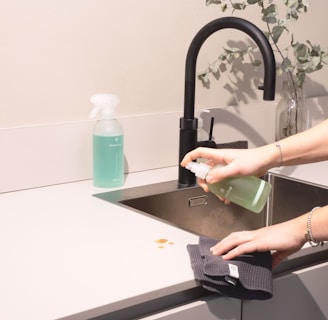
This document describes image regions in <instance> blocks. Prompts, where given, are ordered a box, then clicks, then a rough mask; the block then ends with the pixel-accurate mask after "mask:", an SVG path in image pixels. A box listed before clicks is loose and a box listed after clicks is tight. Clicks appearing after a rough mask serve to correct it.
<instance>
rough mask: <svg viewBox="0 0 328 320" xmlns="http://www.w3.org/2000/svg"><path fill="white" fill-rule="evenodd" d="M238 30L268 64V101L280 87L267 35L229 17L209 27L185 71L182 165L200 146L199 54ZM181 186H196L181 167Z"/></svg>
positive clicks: (197, 40) (202, 32)
mask: <svg viewBox="0 0 328 320" xmlns="http://www.w3.org/2000/svg"><path fill="white" fill-rule="evenodd" d="M227 28H230V29H237V30H240V31H243V32H245V33H246V34H248V36H250V37H251V38H252V39H253V40H254V41H255V43H256V44H257V46H258V47H259V48H260V51H261V54H262V57H263V62H264V84H263V86H260V87H259V89H261V90H263V99H264V100H274V95H275V86H276V62H275V58H274V54H273V51H272V48H271V45H270V43H269V41H268V39H267V37H266V36H265V35H264V33H263V32H262V31H261V30H260V29H259V28H258V27H257V26H255V25H254V24H253V23H251V22H249V21H247V20H244V19H241V18H237V17H225V18H219V19H216V20H214V21H212V22H210V23H208V24H206V25H205V26H204V27H203V28H202V29H201V30H200V31H199V32H198V33H197V34H196V36H195V37H194V39H193V40H192V42H191V44H190V47H189V49H188V53H187V58H186V67H185V68H186V69H185V96H184V115H183V117H182V118H180V141H179V163H180V162H181V160H182V158H183V157H184V155H185V154H186V153H187V152H189V151H191V150H193V149H194V148H196V146H197V127H198V120H197V118H195V81H196V62H197V56H198V53H199V50H200V48H201V46H202V45H203V43H204V42H205V40H206V39H207V38H208V37H209V36H210V35H212V34H213V33H214V32H216V31H218V30H221V29H227ZM178 182H179V186H180V187H188V186H193V185H195V184H196V178H195V175H194V174H193V173H192V172H190V171H189V170H187V169H185V168H182V167H181V166H179V179H178Z"/></svg>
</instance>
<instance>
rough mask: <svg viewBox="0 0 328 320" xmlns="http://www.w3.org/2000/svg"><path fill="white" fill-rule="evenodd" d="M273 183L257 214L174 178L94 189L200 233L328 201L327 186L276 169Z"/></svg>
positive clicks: (285, 215) (260, 222) (265, 221)
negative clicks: (285, 175)
mask: <svg viewBox="0 0 328 320" xmlns="http://www.w3.org/2000/svg"><path fill="white" fill-rule="evenodd" d="M264 178H265V179H266V180H267V181H269V182H270V183H271V184H272V186H273V188H272V193H271V195H270V197H269V200H268V203H267V205H266V207H265V208H264V209H263V211H262V212H261V213H259V214H257V213H253V212H251V211H248V210H246V209H243V208H241V207H239V206H237V205H234V204H230V205H225V204H224V203H222V201H220V200H219V199H218V198H217V197H216V196H215V195H213V194H211V193H206V192H204V191H203V190H202V189H201V188H200V187H198V186H197V187H191V188H182V189H179V188H178V183H177V181H170V182H164V183H158V184H153V185H147V186H142V187H136V188H130V189H125V190H117V191H111V192H104V193H99V194H95V195H94V196H95V197H97V198H100V199H103V200H106V201H109V202H111V203H114V204H116V205H119V206H124V207H128V208H129V209H132V210H134V211H135V212H137V213H140V214H144V215H147V216H149V217H152V218H155V219H159V220H161V221H163V222H165V223H169V224H172V225H174V226H177V227H179V228H182V229H184V230H188V231H191V232H193V233H195V234H198V235H204V236H208V237H211V238H215V239H221V238H222V237H224V236H226V235H227V234H229V233H231V232H232V231H238V230H251V229H256V228H259V227H262V226H265V225H270V224H276V223H279V222H282V221H285V220H287V219H291V218H293V217H296V216H297V215H300V214H302V213H305V212H306V211H309V210H311V209H312V208H313V207H314V206H323V205H325V204H327V203H328V188H326V187H323V186H319V185H314V184H310V183H305V182H303V181H300V180H295V179H291V178H287V177H283V176H279V175H275V174H272V173H269V174H267V175H266V176H265V177H264Z"/></svg>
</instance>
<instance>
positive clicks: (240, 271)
mask: <svg viewBox="0 0 328 320" xmlns="http://www.w3.org/2000/svg"><path fill="white" fill-rule="evenodd" d="M217 242H218V241H217V240H214V239H209V238H206V237H200V238H199V243H198V245H191V244H189V245H188V246H187V249H188V252H189V256H190V262H191V267H192V269H193V272H194V276H195V279H196V280H198V281H199V282H200V284H201V285H202V286H203V287H204V288H206V289H208V290H210V291H214V292H218V293H220V294H222V295H224V296H229V297H233V298H238V299H244V300H266V299H270V298H271V297H272V290H273V284H272V257H271V253H270V251H267V252H254V253H251V254H245V255H241V256H239V257H237V258H235V259H233V260H228V261H226V260H223V259H222V257H221V256H215V255H213V254H212V252H211V251H210V248H211V247H213V246H214V245H215V244H216V243H217Z"/></svg>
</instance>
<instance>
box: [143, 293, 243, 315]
mask: <svg viewBox="0 0 328 320" xmlns="http://www.w3.org/2000/svg"><path fill="white" fill-rule="evenodd" d="M200 319H201V320H226V319H229V320H241V302H240V301H239V300H237V299H231V298H225V297H218V296H214V297H213V296H209V297H205V298H204V299H201V300H198V301H195V302H191V303H188V304H186V305H183V306H180V307H176V308H172V309H170V310H167V311H164V312H160V313H157V314H154V315H152V316H149V317H145V318H142V319H141V320H200Z"/></svg>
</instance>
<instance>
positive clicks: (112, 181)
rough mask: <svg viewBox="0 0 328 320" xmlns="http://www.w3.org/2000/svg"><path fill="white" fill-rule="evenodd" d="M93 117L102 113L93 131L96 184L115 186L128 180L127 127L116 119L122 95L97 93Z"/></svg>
mask: <svg viewBox="0 0 328 320" xmlns="http://www.w3.org/2000/svg"><path fill="white" fill-rule="evenodd" d="M90 100H91V102H92V103H93V105H94V107H93V109H92V111H91V113H90V118H94V117H95V116H96V115H97V114H98V113H100V114H101V119H100V120H98V121H97V123H96V125H95V128H94V131H93V184H94V185H95V186H96V187H102V188H114V187H119V186H121V185H123V183H124V148H123V129H122V127H121V125H120V123H119V122H118V121H117V119H115V117H114V114H115V108H116V106H117V105H118V104H119V98H118V97H117V96H116V95H114V94H95V95H93V96H92V97H91V99H90Z"/></svg>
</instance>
